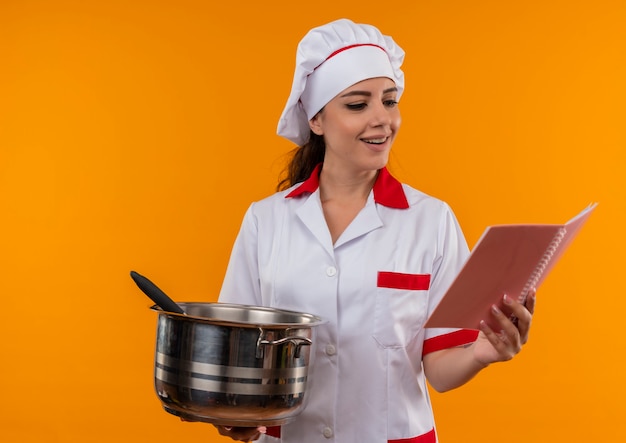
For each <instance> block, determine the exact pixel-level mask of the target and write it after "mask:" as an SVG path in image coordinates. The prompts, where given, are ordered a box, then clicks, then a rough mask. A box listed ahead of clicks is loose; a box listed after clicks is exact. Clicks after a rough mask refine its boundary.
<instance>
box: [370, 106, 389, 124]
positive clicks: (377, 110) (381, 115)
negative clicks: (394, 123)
mask: <svg viewBox="0 0 626 443" xmlns="http://www.w3.org/2000/svg"><path fill="white" fill-rule="evenodd" d="M391 120H392V118H391V113H390V112H389V109H388V108H387V106H385V105H384V104H383V103H379V104H377V105H375V106H373V107H372V116H371V125H372V126H385V125H390V124H391Z"/></svg>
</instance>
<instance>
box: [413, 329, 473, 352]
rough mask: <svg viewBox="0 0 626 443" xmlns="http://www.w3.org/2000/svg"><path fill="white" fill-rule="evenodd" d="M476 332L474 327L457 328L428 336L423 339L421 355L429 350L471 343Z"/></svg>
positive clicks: (439, 349)
mask: <svg viewBox="0 0 626 443" xmlns="http://www.w3.org/2000/svg"><path fill="white" fill-rule="evenodd" d="M478 332H479V331H476V330H475V329H459V330H458V331H454V332H450V333H448V334H443V335H438V336H437V337H433V338H429V339H427V340H425V341H424V348H423V349H422V356H424V355H426V354H430V353H431V352H435V351H441V350H443V349H448V348H454V347H456V346H462V345H467V344H470V343H473V342H475V341H476V338H477V337H478Z"/></svg>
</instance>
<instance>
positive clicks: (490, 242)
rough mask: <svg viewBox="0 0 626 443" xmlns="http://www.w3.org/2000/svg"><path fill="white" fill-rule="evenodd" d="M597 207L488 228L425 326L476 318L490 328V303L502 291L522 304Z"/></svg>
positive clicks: (468, 323)
mask: <svg viewBox="0 0 626 443" xmlns="http://www.w3.org/2000/svg"><path fill="white" fill-rule="evenodd" d="M596 205H597V203H593V204H591V205H589V206H588V207H587V208H585V209H584V210H583V211H582V212H580V213H579V214H578V215H576V216H575V217H574V218H572V219H571V220H570V221H568V222H567V223H565V224H563V225H553V224H514V225H513V224H512V225H496V226H490V227H488V228H487V229H486V230H485V232H484V233H483V235H482V236H481V238H480V239H479V240H478V242H477V243H476V246H475V247H474V249H473V250H472V253H471V254H470V256H469V257H468V259H467V262H466V263H465V265H464V266H463V268H462V269H461V271H460V272H459V274H458V275H457V277H456V278H455V280H454V281H453V282H452V284H451V285H450V288H448V291H447V292H446V294H445V295H444V297H443V299H442V300H441V302H440V303H439V305H438V306H437V307H436V308H435V310H434V311H433V312H432V314H431V315H430V317H429V318H428V320H427V321H426V325H425V327H427V328H466V329H478V325H479V323H480V321H481V320H485V321H486V322H487V324H489V325H490V326H492V324H491V323H490V320H491V318H492V317H491V314H490V310H491V305H492V304H496V305H499V306H501V304H502V296H503V295H504V294H507V295H510V296H512V297H517V298H518V300H520V301H522V302H523V301H524V300H525V298H526V296H527V294H528V291H530V290H532V289H533V288H535V289H537V288H539V286H540V285H541V283H542V282H543V281H544V279H545V278H546V276H547V275H548V273H549V272H550V270H551V269H552V268H553V266H554V265H555V264H556V262H557V261H558V260H559V258H560V257H561V255H562V254H563V253H564V252H565V250H566V249H567V247H568V246H569V244H570V243H571V241H572V240H573V239H574V237H575V236H576V234H578V231H579V230H580V228H581V227H582V225H583V224H584V223H585V222H586V221H587V219H588V218H589V215H590V214H591V212H592V211H593V210H594V209H595V207H596ZM492 329H494V330H496V331H498V330H499V329H500V328H499V327H496V326H495V325H493V326H492Z"/></svg>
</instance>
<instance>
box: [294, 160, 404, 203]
mask: <svg viewBox="0 0 626 443" xmlns="http://www.w3.org/2000/svg"><path fill="white" fill-rule="evenodd" d="M321 170H322V164H321V163H320V164H318V165H317V166H316V167H315V169H313V172H311V175H310V176H309V178H307V179H306V180H305V181H303V182H302V183H301V184H300V185H299V186H298V187H296V188H295V189H294V190H292V191H291V192H290V193H289V194H287V195H286V196H285V198H292V197H300V196H302V195H304V194H311V193H313V192H315V191H316V190H317V188H319V186H320V171H321ZM373 190H374V201H375V202H376V203H378V204H381V205H383V206H387V207H388V208H395V209H407V208H408V207H409V202H408V201H407V199H406V195H405V194H404V189H403V188H402V183H400V182H399V181H398V180H396V179H395V178H394V177H393V176H392V175H391V174H390V173H389V171H388V170H387V168H386V167H385V168H382V169H381V170H380V171H379V173H378V177H376V182H375V183H374V189H373Z"/></svg>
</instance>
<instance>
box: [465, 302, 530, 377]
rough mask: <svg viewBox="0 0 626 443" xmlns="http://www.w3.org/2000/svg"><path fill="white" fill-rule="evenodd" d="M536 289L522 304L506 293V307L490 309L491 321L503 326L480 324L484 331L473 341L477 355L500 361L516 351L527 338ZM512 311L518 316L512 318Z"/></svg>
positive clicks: (480, 358)
mask: <svg viewBox="0 0 626 443" xmlns="http://www.w3.org/2000/svg"><path fill="white" fill-rule="evenodd" d="M535 301H536V298H535V291H531V292H530V293H529V294H528V297H526V303H525V305H524V304H521V303H519V302H517V301H516V300H513V298H511V297H510V296H507V295H505V296H504V298H503V302H504V303H503V304H504V311H502V310H500V309H498V307H497V306H495V305H494V306H493V307H492V310H491V315H492V318H493V319H494V320H495V321H493V322H492V323H495V324H498V325H499V326H500V328H501V329H500V330H499V331H494V330H493V329H491V328H490V327H489V326H488V325H487V323H486V322H484V321H482V322H481V324H480V331H481V333H480V334H479V335H478V338H477V339H476V342H475V343H474V346H473V348H474V358H475V359H476V360H477V361H478V362H479V363H481V364H483V365H485V366H487V365H489V364H491V363H495V362H498V361H507V360H510V359H512V358H513V357H514V356H515V355H517V354H518V353H519V352H520V350H521V349H522V346H523V345H524V344H526V342H527V341H528V332H529V330H530V324H531V322H532V317H533V312H534V311H535ZM511 315H513V316H514V317H515V318H516V319H517V320H516V321H515V322H513V321H511V318H510V316H511Z"/></svg>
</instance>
